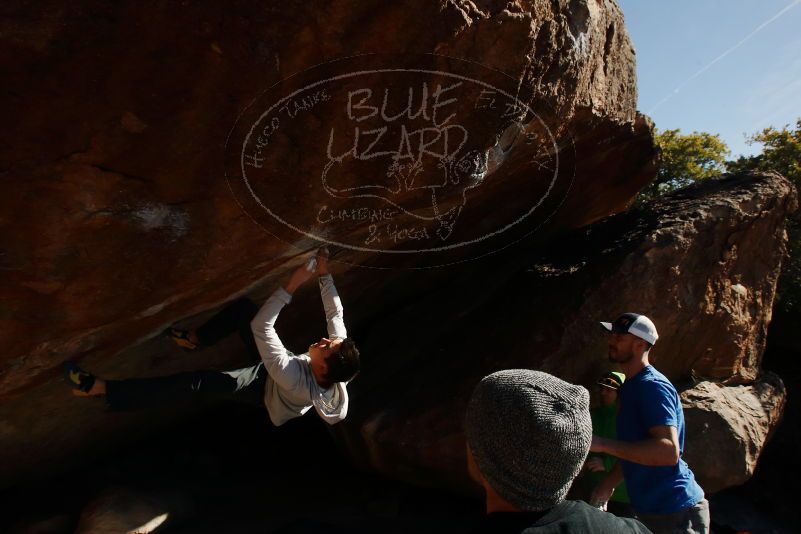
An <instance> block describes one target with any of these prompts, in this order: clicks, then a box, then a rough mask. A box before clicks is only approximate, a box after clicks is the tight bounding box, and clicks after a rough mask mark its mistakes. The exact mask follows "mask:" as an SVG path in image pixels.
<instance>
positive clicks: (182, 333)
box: [164, 327, 198, 352]
mask: <svg viewBox="0 0 801 534" xmlns="http://www.w3.org/2000/svg"><path fill="white" fill-rule="evenodd" d="M164 335H166V336H167V337H169V338H170V339H172V340H173V342H174V343H175V344H176V345H178V346H179V347H181V348H182V349H183V350H185V351H187V352H192V351H195V350H197V349H198V344H197V343H194V342H193V341H192V340H191V339H189V331H188V330H181V329H180V328H172V327H170V328H168V329H166V330H165V331H164Z"/></svg>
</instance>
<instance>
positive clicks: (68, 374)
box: [64, 362, 95, 393]
mask: <svg viewBox="0 0 801 534" xmlns="http://www.w3.org/2000/svg"><path fill="white" fill-rule="evenodd" d="M64 380H65V381H66V382H67V383H68V384H69V385H70V386H72V388H73V389H77V390H79V391H83V392H84V393H89V390H90V389H92V386H94V385H95V375H93V374H92V373H87V372H86V371H84V370H83V369H81V368H80V367H78V364H76V363H75V362H64Z"/></svg>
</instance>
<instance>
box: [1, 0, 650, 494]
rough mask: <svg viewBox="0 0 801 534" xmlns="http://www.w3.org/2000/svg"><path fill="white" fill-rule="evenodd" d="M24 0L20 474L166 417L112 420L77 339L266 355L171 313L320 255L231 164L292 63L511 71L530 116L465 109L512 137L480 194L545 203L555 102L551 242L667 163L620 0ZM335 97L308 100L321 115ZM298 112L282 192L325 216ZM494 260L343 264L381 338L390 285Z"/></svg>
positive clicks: (14, 90)
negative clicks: (389, 59)
mask: <svg viewBox="0 0 801 534" xmlns="http://www.w3.org/2000/svg"><path fill="white" fill-rule="evenodd" d="M3 13H4V17H3V21H2V22H0V58H2V64H3V69H4V73H5V74H6V76H4V80H5V81H6V84H5V86H4V87H5V94H6V98H3V99H1V101H0V106H2V113H3V116H4V118H5V120H6V123H7V124H9V125H13V127H9V128H4V129H3V130H2V131H1V132H0V184H2V195H0V213H2V219H0V221H1V222H0V244H1V245H0V247H1V248H2V250H0V269H2V272H3V276H2V278H0V301H2V304H0V342H1V343H2V345H3V347H4V350H3V355H2V356H1V357H0V398H3V399H4V404H3V406H2V407H0V440H2V442H3V449H4V451H7V452H8V454H7V455H6V459H7V460H8V461H7V462H4V466H3V469H4V470H8V472H7V473H4V476H2V479H3V480H4V481H6V482H8V483H10V482H11V481H12V480H13V477H14V476H20V475H22V474H24V473H26V472H27V470H31V469H34V468H39V469H47V464H46V462H45V460H46V459H50V460H53V459H54V458H57V457H58V456H59V455H64V454H70V453H71V452H74V451H77V450H82V449H83V450H84V451H85V452H84V453H85V454H89V452H88V449H85V445H86V442H87V436H89V435H94V437H95V439H96V441H97V442H98V446H99V444H100V443H103V442H104V440H106V441H105V442H113V440H114V439H120V438H119V436H120V433H121V432H123V431H124V429H129V430H130V429H132V428H136V427H137V425H139V426H141V425H145V427H146V428H150V426H149V425H151V424H155V421H156V420H157V419H158V417H154V416H152V415H151V416H149V417H145V416H142V417H141V418H138V416H131V417H130V418H123V419H119V420H118V419H115V420H114V421H111V420H110V418H104V417H103V416H102V415H100V414H101V413H102V410H101V406H100V405H94V404H93V405H91V406H92V408H91V409H88V410H87V409H86V408H83V407H77V406H75V405H74V404H73V403H71V402H70V401H68V400H67V398H65V395H64V393H63V392H62V390H60V389H59V387H60V385H59V384H58V381H59V367H60V365H61V363H62V362H63V361H65V360H67V359H76V360H78V361H80V362H82V363H83V364H84V365H86V366H88V367H90V368H91V369H93V370H96V371H97V372H100V373H103V374H105V375H107V376H110V377H112V378H113V377H123V376H130V375H141V374H165V373H167V372H175V371H179V370H186V369H190V368H197V367H230V366H233V365H241V364H243V363H246V362H243V361H242V359H241V354H239V352H238V348H237V347H224V348H222V349H220V350H219V351H216V352H214V351H210V352H207V353H204V354H203V355H202V356H198V357H196V358H195V359H174V352H173V350H174V349H173V348H171V347H169V346H168V345H167V344H165V343H163V342H161V341H159V340H156V339H154V336H155V335H156V334H157V333H158V332H160V331H161V330H162V329H163V328H164V327H165V326H166V325H168V324H171V323H174V322H175V321H178V320H180V319H183V318H188V317H192V316H195V315H197V314H201V313H205V312H209V311H211V310H213V309H214V308H215V307H217V306H219V305H221V304H222V303H224V302H225V301H228V300H230V299H232V298H233V297H235V296H238V295H240V294H242V293H245V292H249V293H250V294H252V295H255V296H257V297H258V296H263V295H264V293H265V291H269V290H270V289H272V287H274V286H275V284H276V280H277V278H278V277H279V276H281V275H283V274H284V273H285V272H286V271H287V269H289V268H290V267H291V266H293V265H294V264H296V263H298V262H299V259H298V258H297V256H298V254H299V252H301V251H305V250H310V249H312V248H313V247H314V246H316V245H317V244H318V243H316V242H315V241H314V240H313V239H309V238H308V237H307V236H305V235H303V234H300V233H292V232H289V233H286V234H282V235H280V236H279V237H281V239H277V238H276V237H275V236H274V235H271V234H270V233H268V232H265V228H264V227H263V226H260V225H259V224H257V223H259V222H262V221H261V220H260V215H259V214H256V213H254V212H253V210H252V208H253V207H252V206H248V205H240V204H241V203H242V198H240V197H239V196H238V192H241V191H240V190H239V189H237V187H240V188H241V182H237V181H236V180H237V179H238V178H241V177H237V176H233V177H231V176H226V172H227V168H226V157H227V155H230V153H227V152H226V150H225V146H226V140H227V139H228V135H229V133H230V132H232V128H234V126H235V125H236V124H237V122H236V119H237V117H238V116H240V113H243V110H249V109H250V110H251V111H252V108H248V105H249V104H250V103H252V102H254V99H257V98H258V96H259V95H260V94H262V93H263V92H264V91H265V89H267V88H269V87H271V86H273V85H274V84H276V83H277V82H279V81H280V80H284V79H288V78H290V77H291V75H293V74H295V73H300V72H303V71H304V70H305V69H309V68H310V67H312V66H315V65H319V64H320V63H324V62H326V61H331V60H335V59H338V58H342V57H345V56H352V55H354V54H368V53H375V52H381V53H392V54H396V55H401V56H404V57H408V58H411V59H409V60H408V63H409V64H408V65H406V66H407V67H415V66H418V67H419V66H421V65H419V64H418V62H419V61H422V60H419V59H416V58H420V57H421V55H424V54H429V55H430V54H437V56H435V57H436V58H445V57H446V56H451V57H455V58H460V59H458V60H454V62H453V63H454V64H457V63H460V62H462V63H464V62H475V63H476V64H480V65H481V68H483V69H485V70H487V71H490V72H501V71H502V72H503V76H500V78H503V79H504V80H505V81H504V82H503V83H505V84H507V85H509V86H511V87H514V88H515V90H516V91H517V93H516V94H517V96H518V98H519V99H520V100H521V102H522V103H523V104H524V105H525V106H526V108H527V109H528V110H529V112H530V113H529V112H527V113H529V114H528V115H526V114H523V115H519V116H516V118H515V119H514V121H512V122H514V124H511V123H509V124H507V123H505V122H504V123H502V122H498V121H495V122H493V121H484V120H483V119H481V120H479V118H478V117H479V116H478V115H477V112H476V113H474V114H471V113H470V112H469V106H467V107H465V106H463V107H461V108H459V109H460V113H461V115H460V118H463V119H464V121H465V124H467V125H468V126H469V128H468V129H469V130H470V133H471V139H474V140H475V143H476V146H477V147H479V148H480V149H481V150H483V151H485V152H484V153H485V154H486V153H489V152H490V151H492V150H494V149H495V148H497V147H498V146H499V143H500V144H501V145H502V147H501V148H502V149H503V151H504V154H505V156H504V157H505V158H506V159H505V160H504V161H505V163H504V165H503V166H502V167H500V166H496V167H497V168H496V174H495V176H494V177H493V181H491V182H488V183H487V184H484V185H485V186H486V187H484V185H482V187H481V188H475V190H474V191H473V192H474V193H475V194H478V193H480V197H476V198H479V200H480V202H473V201H472V197H471V204H470V206H471V208H472V207H473V206H474V205H477V206H479V207H480V209H477V210H475V211H474V212H473V214H472V217H473V218H472V221H473V222H474V223H475V221H483V223H484V224H487V225H488V228H490V229H491V228H492V227H494V226H496V225H497V224H499V221H502V220H503V218H504V217H507V216H508V213H509V212H510V211H511V210H513V209H519V208H520V206H522V205H524V204H526V202H530V200H531V199H528V198H525V197H526V195H520V194H517V190H518V187H519V186H521V185H525V184H528V183H529V182H531V183H534V184H535V186H536V187H540V185H537V184H539V182H538V181H537V180H539V178H537V177H538V176H539V174H537V173H538V172H541V171H542V168H543V167H542V165H541V164H542V161H539V160H537V159H536V158H534V156H536V155H537V154H539V152H538V151H539V150H541V149H542V148H543V146H544V145H542V144H541V143H539V142H534V141H531V140H532V139H535V138H536V136H535V135H534V134H537V133H541V132H539V128H540V127H539V126H538V124H540V126H541V125H542V124H541V123H537V121H535V120H533V119H532V116H533V115H536V116H537V117H541V118H544V119H545V126H547V128H546V129H547V130H548V132H549V135H550V136H551V137H550V138H549V139H550V141H551V145H552V147H553V150H551V151H550V152H547V154H546V155H547V158H546V159H547V161H548V162H549V164H550V163H552V162H553V161H556V160H555V159H554V158H555V157H556V156H558V160H559V162H560V167H559V169H561V171H560V173H562V174H560V175H559V177H560V180H559V186H558V187H557V191H558V195H556V194H555V195H554V196H553V199H552V201H551V202H552V204H550V205H548V206H547V208H548V211H547V213H548V214H550V217H542V218H540V219H537V221H534V222H532V223H531V224H530V225H529V226H524V227H522V230H521V231H520V233H519V234H517V235H516V236H515V238H522V237H525V236H527V235H528V237H527V238H526V239H525V242H526V243H529V244H530V243H535V242H540V243H541V242H543V241H544V240H545V238H546V237H547V236H548V235H552V234H553V233H555V232H558V231H562V230H564V229H570V228H577V227H581V226H583V225H586V224H588V223H590V222H592V221H595V220H597V219H599V218H601V217H604V216H607V215H609V214H610V213H614V212H617V211H620V210H622V209H624V208H625V207H626V206H627V205H628V204H629V203H630V201H631V199H632V197H633V196H634V195H635V194H636V192H637V191H638V190H639V189H640V188H641V187H642V186H644V185H645V184H646V183H648V182H649V181H650V180H651V179H652V177H653V176H654V173H655V167H654V164H655V155H656V154H655V149H654V147H653V139H652V126H651V124H650V122H649V121H648V119H646V118H644V117H642V116H639V115H638V114H637V113H636V108H635V103H636V85H635V65H634V52H633V50H632V46H631V43H630V40H629V38H628V35H627V33H626V31H625V28H624V25H623V18H622V15H621V12H620V9H619V7H618V6H617V5H616V3H615V2H613V1H610V0H606V1H603V2H597V1H584V0H571V1H569V2H568V1H560V2H552V1H546V0H537V1H534V2H495V1H487V2H461V1H460V2H429V1H423V0H420V1H415V2H405V3H403V4H392V3H387V2H384V1H379V0H365V1H360V2H358V3H330V2H289V3H283V4H281V5H280V6H279V5H277V4H276V5H268V4H256V3H235V4H226V5H222V4H214V3H210V2H209V3H204V2H201V3H194V4H192V5H179V4H174V5H173V4H169V5H158V6H156V5H142V4H141V3H138V2H116V3H113V4H109V3H107V2H94V1H90V0H87V1H83V2H77V3H76V2H72V3H70V4H69V5H63V3H59V2H45V3H44V4H42V3H39V4H37V5H36V6H32V5H30V4H28V3H25V2H6V3H5V4H4V6H3ZM421 20H424V21H426V22H427V23H426V24H420V21H421ZM154 21H169V22H164V23H163V24H162V23H156V22H154ZM175 28H181V31H175ZM426 57H428V60H431V56H426ZM438 61H440V60H438ZM446 63H447V62H446ZM493 69H494V70H493ZM428 81H429V82H431V87H434V85H433V79H432V80H428ZM281 83H284V82H281ZM287 83H289V82H287ZM376 83H378V82H376ZM499 83H500V82H499ZM279 87H283V86H282V85H280V84H279ZM504 87H506V85H504ZM374 89H375V90H376V93H380V91H381V90H382V89H384V87H383V86H381V85H380V84H379V85H376V86H375V87H374ZM332 95H334V93H332ZM340 111H341V109H340ZM315 117H316V116H315V115H314V114H313V113H309V114H308V116H307V119H308V121H309V122H308V123H307V126H308V129H307V131H309V132H311V131H313V126H314V124H315V123H314V120H315ZM329 118H330V122H328V123H325V124H323V126H326V127H330V128H336V129H337V131H340V130H341V129H343V128H344V129H348V128H349V129H350V130H353V124H352V123H351V122H347V121H346V122H343V121H344V119H342V118H339V119H337V118H336V117H333V116H332V117H329ZM515 121H516V122H515ZM318 126H319V125H318ZM510 126H512V129H511V130H509V127H510ZM282 131H284V132H291V130H289V129H287V130H282ZM299 131H301V132H302V130H299ZM507 131H510V132H513V133H514V135H513V136H512V137H513V138H512V139H511V140H510V139H509V135H506V136H504V134H505V133H506V132H507ZM285 135H286V137H285V138H282V141H281V142H276V143H274V145H273V146H276V147H280V148H281V149H282V150H284V152H280V153H279V154H280V155H281V156H282V157H281V161H282V164H283V165H284V166H285V167H282V169H286V173H287V175H289V176H290V178H291V182H292V184H291V185H288V186H287V189H286V190H284V191H279V194H280V195H279V197H277V198H276V199H275V200H276V201H277V202H278V203H279V204H284V203H290V204H291V205H292V206H297V208H298V209H299V210H300V217H301V219H308V220H310V221H314V220H315V217H317V215H318V211H319V206H316V205H312V204H306V203H304V202H303V199H304V198H305V197H304V195H305V193H304V189H303V186H304V185H305V184H308V185H311V183H312V182H311V178H310V177H308V176H305V175H304V174H303V173H301V172H299V170H301V169H305V168H306V167H305V165H309V168H314V169H316V170H317V172H319V169H320V168H321V167H322V165H321V163H322V162H324V161H322V160H315V159H314V157H311V156H309V157H306V156H305V153H299V152H298V150H296V149H293V147H295V146H296V145H297V144H302V143H303V142H304V141H305V138H304V137H303V136H299V137H296V138H292V137H289V136H288V135H289V134H288V133H287V134H285ZM276 139H278V137H276ZM529 141H531V142H529ZM538 143H539V144H538ZM234 148H237V147H234ZM239 148H241V147H239ZM496 152H497V151H496ZM234 154H236V152H234ZM315 157H318V158H319V157H321V156H319V155H317V156H315ZM284 158H286V159H284ZM479 161H481V159H480V158H479ZM376 168H378V167H376ZM370 170H371V171H372V170H374V169H373V168H372V167H371V168H370ZM342 176H344V178H342V183H341V184H340V187H347V186H350V185H354V186H355V185H359V183H358V180H359V176H352V175H342ZM470 176H472V174H471V175H470ZM532 176H533V177H534V179H532V180H529V178H531V177H532ZM227 178H232V180H229V179H227ZM563 178H564V179H563ZM317 179H319V176H318V177H317ZM288 181H289V180H288ZM232 184H233V185H232ZM236 184H239V186H237V185H236ZM536 187H535V189H534V191H535V192H536V191H537V189H536ZM462 193H463V191H460V190H459V188H456V189H455V191H450V192H449V193H448V194H447V195H446V198H444V199H443V200H442V202H443V205H444V206H446V207H452V206H454V205H456V204H458V202H459V199H460V198H461V197H460V195H462ZM406 200H408V199H404V201H406ZM412 200H414V199H412ZM243 208H244V209H243ZM261 216H263V213H262V214H261ZM465 220H466V219H465ZM461 221H462V219H460V224H462V223H461ZM466 221H467V220H466ZM467 222H469V221H467ZM270 229H271V228H268V230H270ZM346 229H347V233H348V234H353V235H354V236H364V235H365V234H366V233H368V232H369V226H368V224H367V223H363V222H360V223H359V224H356V225H351V226H348V227H347V228H346ZM507 244H509V243H508V242H505V243H504V246H505V245H507ZM386 258H387V256H385V255H382V254H373V255H371V254H356V253H352V254H351V256H350V257H348V256H347V255H346V257H345V261H346V262H348V263H343V264H340V265H339V266H338V267H337V268H338V269H339V270H338V272H337V273H336V274H337V275H338V276H339V275H341V274H342V273H343V272H344V271H347V270H349V269H350V267H351V265H350V264H353V263H357V264H361V263H366V264H369V265H374V266H381V267H387V266H408V267H419V266H430V265H431V264H432V263H431V262H430V261H429V260H428V258H427V257H423V256H408V255H407V256H404V259H403V261H388V260H387V259H386ZM457 258H458V256H457V257H456V258H453V257H451V258H446V259H448V260H453V259H457ZM493 261H494V260H493ZM479 263H481V262H479ZM483 263H485V264H486V261H484V262H483ZM471 265H472V264H471ZM477 265H478V264H476V266H469V267H468V266H462V267H456V268H453V269H450V270H448V269H441V270H430V271H426V272H424V273H422V274H419V276H411V275H410V274H409V273H406V274H405V275H402V276H400V275H399V276H398V277H397V279H396V278H394V274H390V273H391V271H375V272H366V271H360V272H361V273H362V274H360V275H359V276H358V277H357V276H356V275H355V274H354V279H353V280H349V281H348V282H344V283H343V284H342V292H343V295H348V294H350V297H352V298H349V301H348V303H349V308H348V313H349V314H350V315H349V316H350V317H352V318H353V319H352V323H353V325H354V329H355V330H354V331H355V332H357V333H359V334H360V335H361V336H362V339H369V338H370V335H371V331H372V330H371V326H370V325H371V324H372V323H371V322H372V321H373V320H374V319H375V317H374V315H375V313H376V311H380V310H382V309H383V305H382V303H383V302H384V299H385V298H386V299H387V300H386V302H387V303H389V305H390V306H401V304H400V302H402V301H403V300H404V299H406V298H417V296H418V294H419V293H420V291H422V289H421V288H423V287H430V286H432V285H442V284H447V283H449V282H450V280H451V279H452V278H453V277H454V274H455V273H464V272H468V271H470V270H471V269H473V268H478V267H477ZM362 275H363V277H362ZM502 276H503V275H500V274H499V279H501V278H502ZM357 296H358V298H356V297H357ZM399 299H400V300H399ZM315 301H316V297H314V296H311V295H309V296H303V295H299V296H298V298H297V303H296V304H295V309H294V310H293V311H292V312H290V313H288V316H289V318H288V319H286V320H284V321H283V323H284V324H283V326H282V330H281V333H282V336H284V337H285V338H286V339H287V340H289V341H288V343H290V345H291V343H293V342H296V343H297V344H298V345H299V346H300V347H304V346H307V345H308V339H307V338H308V336H309V335H310V334H309V332H308V327H307V326H303V325H304V323H302V322H300V323H299V322H298V321H293V320H292V318H295V319H296V318H297V317H303V316H304V314H308V313H309V311H310V310H312V311H313V312H314V313H317V311H316V308H315V306H316V307H319V303H317V302H315ZM197 320H199V318H196V319H195V321H197ZM306 324H308V323H306ZM359 325H361V326H359ZM319 326H320V325H318V327H319ZM321 331H322V329H321ZM312 335H313V336H314V335H318V333H317V332H314V334H312ZM304 336H305V337H304ZM368 345H369V343H368ZM165 355H167V356H168V357H167V358H165V357H164V356H165ZM368 359H369V357H368ZM402 362H403V360H399V363H402ZM364 382H365V383H367V382H368V381H367V380H365V381H364ZM171 416H174V413H173V415H167V414H166V413H165V414H162V415H161V417H163V418H168V417H171ZM98 432H99V433H98ZM93 433H94V434H93ZM123 433H124V432H123ZM398 445H399V446H400V445H401V444H400V443H399V444H398ZM451 445H453V444H448V445H447V447H448V448H450V447H451ZM6 475H7V476H6Z"/></svg>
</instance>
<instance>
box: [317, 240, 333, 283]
mask: <svg viewBox="0 0 801 534" xmlns="http://www.w3.org/2000/svg"><path fill="white" fill-rule="evenodd" d="M329 256H330V253H329V252H328V247H320V248H319V249H317V276H323V275H326V274H328V257H329Z"/></svg>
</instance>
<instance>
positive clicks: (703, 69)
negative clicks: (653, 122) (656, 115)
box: [648, 0, 801, 115]
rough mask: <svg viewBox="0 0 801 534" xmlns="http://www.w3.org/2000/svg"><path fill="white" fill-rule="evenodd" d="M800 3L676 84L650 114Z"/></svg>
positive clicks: (768, 21)
mask: <svg viewBox="0 0 801 534" xmlns="http://www.w3.org/2000/svg"><path fill="white" fill-rule="evenodd" d="M798 4H801V0H793V2H791V3H790V4H788V5H786V6H785V7H784V8H783V9H782V10H781V11H779V12H778V13H776V14H775V15H773V16H772V17H771V18H769V19H768V20H766V21H765V22H763V23H762V24H760V25H759V26H757V27H756V28H755V29H754V30H753V31H752V32H751V33H749V34H748V35H746V36H745V37H743V38H742V39H741V40H740V42H739V43H737V44H735V45H734V46H732V47H731V48H729V49H728V50H726V51H725V52H723V53H722V54H720V55H719V56H718V57H716V58H715V59H713V60H712V61H710V62H709V63H708V64H707V65H706V66H705V67H704V68H702V69H701V70H699V71H698V72H696V73H695V74H693V75H692V76H690V77H689V78H687V79H686V80H684V81H683V82H681V83H680V84H679V85H677V86H676V88H675V89H673V92H671V93H668V94H667V95H665V97H664V98H663V99H662V100H660V101H659V102H657V103H656V105H654V107H652V108H651V109H650V110H649V111H648V115H651V114H652V113H653V112H654V111H656V109H657V108H658V107H659V106H661V105H662V104H664V103H665V102H667V101H668V100H670V99H671V98H673V95H675V94H676V93H678V92H679V91H680V90H681V89H682V88H683V87H684V86H686V85H687V84H688V83H690V82H691V81H693V80H694V79H696V78H698V77H699V76H700V75H702V74H703V73H705V72H706V71H708V70H709V69H710V68H711V67H712V65H714V64H715V63H717V62H718V61H720V60H721V59H723V58H724V57H726V56H728V55H729V54H731V53H732V52H734V51H735V50H737V49H738V48H740V47H741V46H742V45H743V44H745V42H746V41H748V40H749V39H750V38H751V37H753V36H754V35H756V34H757V33H759V32H760V31H761V30H763V29H764V28H765V27H766V26H768V25H769V24H770V23H772V22H773V21H775V20H776V19H778V18H779V17H781V16H782V15H784V14H785V13H787V12H788V11H789V10H791V9H792V8H794V7H795V6H797V5H798Z"/></svg>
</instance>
